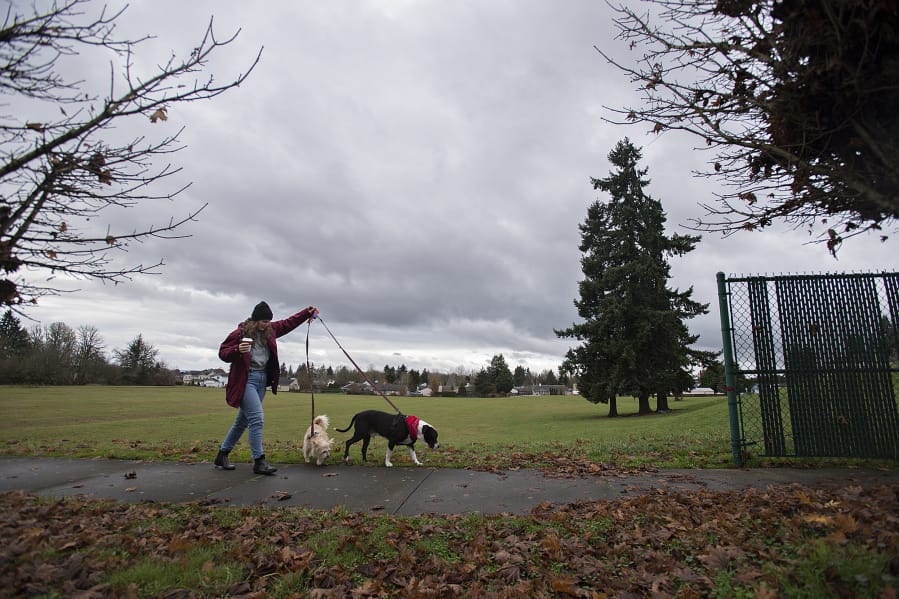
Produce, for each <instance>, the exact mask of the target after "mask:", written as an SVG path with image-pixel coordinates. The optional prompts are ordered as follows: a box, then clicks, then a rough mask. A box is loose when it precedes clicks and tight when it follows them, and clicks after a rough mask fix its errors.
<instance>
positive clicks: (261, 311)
mask: <svg viewBox="0 0 899 599" xmlns="http://www.w3.org/2000/svg"><path fill="white" fill-rule="evenodd" d="M273 316H274V314H272V309H271V308H269V307H268V304H266V303H265V302H259V303H258V304H256V307H255V308H253V314H251V315H250V320H271V319H272V317H273Z"/></svg>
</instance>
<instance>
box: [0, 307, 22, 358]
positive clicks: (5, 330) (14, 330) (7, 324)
mask: <svg viewBox="0 0 899 599" xmlns="http://www.w3.org/2000/svg"><path fill="white" fill-rule="evenodd" d="M27 350H28V331H26V330H25V329H24V328H22V323H21V321H20V320H19V319H18V318H16V316H15V315H14V314H13V313H12V310H7V311H6V312H4V313H3V317H2V318H0V354H2V355H3V356H4V357H10V356H18V355H21V354H23V353H25V352H26V351H27Z"/></svg>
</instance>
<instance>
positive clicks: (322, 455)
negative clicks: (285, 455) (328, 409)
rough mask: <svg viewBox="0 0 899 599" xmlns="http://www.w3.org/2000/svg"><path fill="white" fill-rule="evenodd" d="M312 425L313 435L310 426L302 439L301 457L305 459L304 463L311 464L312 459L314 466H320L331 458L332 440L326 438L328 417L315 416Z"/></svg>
mask: <svg viewBox="0 0 899 599" xmlns="http://www.w3.org/2000/svg"><path fill="white" fill-rule="evenodd" d="M312 424H313V425H314V426H315V434H313V431H312V428H313V427H312V425H310V426H309V428H307V429H306V435H305V436H304V437H303V457H304V458H306V462H311V461H312V458H315V464H316V466H321V465H322V464H324V463H325V462H327V461H328V458H330V457H331V447H332V446H333V445H334V439H332V438H330V437H329V436H328V433H327V431H328V417H327V416H326V415H324V414H322V415H320V416H316V417H315V419H314V420H313V421H312Z"/></svg>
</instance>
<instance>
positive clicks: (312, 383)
mask: <svg viewBox="0 0 899 599" xmlns="http://www.w3.org/2000/svg"><path fill="white" fill-rule="evenodd" d="M306 324H307V325H308V326H307V327H306V372H307V374H309V393H311V394H312V421H311V422H312V423H311V424H310V425H309V436H310V437H314V436H315V434H316V433H315V379H314V378H313V377H312V364H311V363H310V362H309V329H311V328H312V319H311V318H310V319H309V320H307V321H306Z"/></svg>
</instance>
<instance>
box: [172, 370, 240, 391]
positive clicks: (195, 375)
mask: <svg viewBox="0 0 899 599" xmlns="http://www.w3.org/2000/svg"><path fill="white" fill-rule="evenodd" d="M227 381H228V374H227V373H226V372H225V371H224V370H222V369H221V368H207V369H206V370H183V371H181V383H182V384H183V385H188V386H189V385H193V386H195V387H224V386H225V383H226V382H227Z"/></svg>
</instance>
